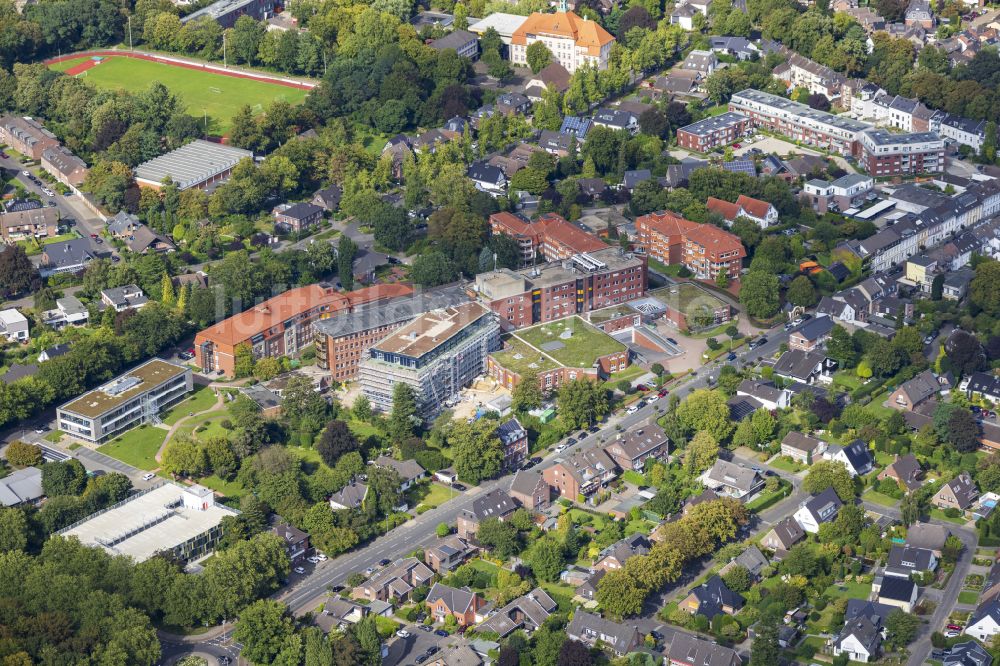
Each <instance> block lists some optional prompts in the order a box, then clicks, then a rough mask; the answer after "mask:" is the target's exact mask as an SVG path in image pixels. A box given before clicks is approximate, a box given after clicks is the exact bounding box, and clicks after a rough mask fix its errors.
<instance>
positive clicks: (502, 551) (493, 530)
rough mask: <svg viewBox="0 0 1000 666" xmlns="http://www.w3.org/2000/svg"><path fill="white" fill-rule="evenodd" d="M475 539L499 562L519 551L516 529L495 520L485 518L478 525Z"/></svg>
mask: <svg viewBox="0 0 1000 666" xmlns="http://www.w3.org/2000/svg"><path fill="white" fill-rule="evenodd" d="M476 538H477V539H478V540H479V542H480V543H481V544H483V545H484V546H486V547H487V548H489V549H490V551H491V552H492V553H493V554H494V555H495V556H496V557H498V558H500V559H501V560H506V559H507V558H509V557H510V556H512V555H515V554H516V553H517V552H518V551H520V550H521V540H520V536H519V535H518V533H517V528H516V527H514V526H513V525H511V524H510V523H504V522H500V521H499V520H497V519H496V518H487V519H486V520H484V521H483V522H482V523H480V525H479V529H478V530H476Z"/></svg>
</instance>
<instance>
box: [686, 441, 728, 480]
mask: <svg viewBox="0 0 1000 666" xmlns="http://www.w3.org/2000/svg"><path fill="white" fill-rule="evenodd" d="M718 457H719V442H718V440H717V439H715V437H713V436H712V434H711V433H710V432H708V431H706V430H700V431H699V432H698V433H697V434H695V436H694V437H692V438H691V441H690V442H688V445H687V448H686V449H685V450H684V469H686V470H687V471H688V473H689V474H691V475H695V474H697V473H699V472H703V471H705V470H706V469H708V468H709V467H711V466H712V465H713V464H714V463H715V460H716V458H718Z"/></svg>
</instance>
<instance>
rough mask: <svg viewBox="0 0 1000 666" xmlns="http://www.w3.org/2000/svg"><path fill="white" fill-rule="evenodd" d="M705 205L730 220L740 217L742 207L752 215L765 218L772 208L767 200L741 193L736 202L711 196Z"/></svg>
mask: <svg viewBox="0 0 1000 666" xmlns="http://www.w3.org/2000/svg"><path fill="white" fill-rule="evenodd" d="M705 206H706V207H707V208H708V209H709V210H710V211H713V212H715V213H718V214H719V215H722V217H724V218H726V219H727V220H728V221H730V222H732V221H733V220H735V219H736V218H737V217H739V214H740V209H743V210H744V211H746V213H748V214H749V215H752V216H753V217H756V218H760V219H763V218H765V217H767V211H768V210H770V208H771V204H769V203H767V202H766V201H761V200H760V199H754V198H753V197H748V196H747V195H745V194H741V195H740V196H739V197H738V198H737V199H736V203H729V202H728V201H725V200H723V199H716V198H715V197H709V198H708V201H706V202H705Z"/></svg>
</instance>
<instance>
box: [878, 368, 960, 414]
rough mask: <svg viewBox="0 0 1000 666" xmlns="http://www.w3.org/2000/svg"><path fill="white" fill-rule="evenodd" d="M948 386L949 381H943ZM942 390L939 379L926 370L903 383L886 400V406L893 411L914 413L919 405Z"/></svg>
mask: <svg viewBox="0 0 1000 666" xmlns="http://www.w3.org/2000/svg"><path fill="white" fill-rule="evenodd" d="M943 381H944V382H945V385H946V386H947V380H943ZM941 388H942V386H941V383H940V382H939V380H938V378H937V377H935V376H934V373H933V372H931V371H930V370H924V371H923V372H921V373H920V374H919V375H917V376H916V377H914V378H913V379H910V380H908V381H905V382H903V383H902V384H900V385H899V387H898V388H897V389H896V390H895V391H893V392H892V393H891V394H890V395H889V398H888V399H887V400H886V405H887V406H889V407H892V408H893V409H899V410H904V411H912V410H913V409H914V408H915V407H916V406H917V405H919V404H920V403H922V402H924V401H925V400H928V399H929V398H932V397H934V396H936V395H937V394H938V391H940V390H941Z"/></svg>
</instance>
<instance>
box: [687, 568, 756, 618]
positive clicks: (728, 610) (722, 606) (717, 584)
mask: <svg viewBox="0 0 1000 666" xmlns="http://www.w3.org/2000/svg"><path fill="white" fill-rule="evenodd" d="M744 603H745V600H744V599H743V596H742V595H741V594H739V593H738V592H733V591H732V590H730V589H729V587H728V586H726V583H725V581H723V580H722V578H720V577H719V576H712V577H711V578H709V579H708V580H707V581H706V582H704V583H702V584H701V585H699V586H698V587H696V588H694V589H693V590H691V593H690V594H688V596H687V597H685V598H684V601H682V602H681V603H680V607H681V608H682V609H684V610H686V611H687V612H689V613H691V614H692V615H704V616H705V617H707V618H708V619H709V620H711V619H712V618H713V617H715V616H716V615H721V614H725V615H735V614H736V613H738V612H739V611H740V609H741V608H743V604H744Z"/></svg>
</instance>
